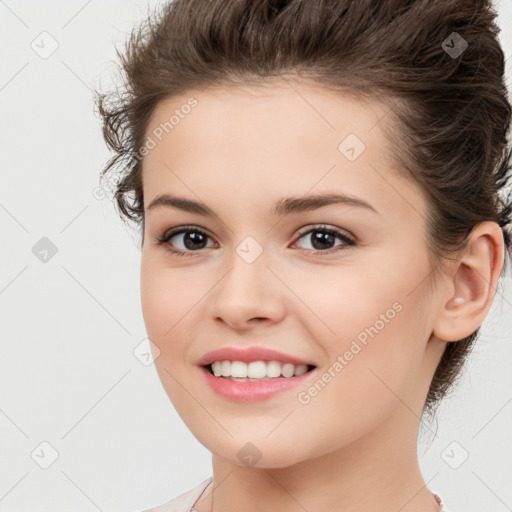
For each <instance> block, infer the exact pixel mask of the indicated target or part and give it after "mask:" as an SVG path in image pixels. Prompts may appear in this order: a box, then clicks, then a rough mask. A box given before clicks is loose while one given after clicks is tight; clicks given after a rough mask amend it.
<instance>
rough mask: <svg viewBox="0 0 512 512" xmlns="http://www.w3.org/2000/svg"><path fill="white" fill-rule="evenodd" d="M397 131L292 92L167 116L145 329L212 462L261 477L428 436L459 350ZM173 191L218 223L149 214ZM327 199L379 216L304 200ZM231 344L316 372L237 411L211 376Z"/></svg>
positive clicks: (152, 151)
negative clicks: (206, 360)
mask: <svg viewBox="0 0 512 512" xmlns="http://www.w3.org/2000/svg"><path fill="white" fill-rule="evenodd" d="M191 97H193V98H194V99H193V100H191V99H190V98H191ZM387 114H388V115H387ZM390 118H391V113H389V112H388V109H387V108H385V107H384V106H383V105H381V104H378V103H375V104H373V105H369V104H366V105H365V104H363V103H360V102H359V101H357V100H355V99H351V98H349V97H346V96H340V95H335V94H334V93H331V92H327V91H324V90H322V89H320V88H316V87H312V86H308V85H306V84H305V83H301V82H293V87H292V86H291V85H290V84H288V83H287V82H284V81H281V82H279V83H277V82H276V83H275V84H274V86H273V87H272V88H263V87H257V86H245V87H237V88H235V87H229V88H228V87H226V88H220V87H219V88H215V89H213V88H209V89H207V90H205V91H198V92H190V94H187V95H183V96H182V97H175V98H173V99H171V100H166V101H165V102H162V103H160V104H159V105H158V107H157V109H156V110H155V112H154V115H153V117H152V119H151V122H150V124H149V126H148V130H147V136H148V137H149V138H148V139H147V144H146V146H147V148H148V149H147V151H146V153H147V154H146V155H145V157H144V164H143V186H144V204H145V227H144V229H145V231H144V245H143V250H142V262H141V300H142V309H143V316H144V321H145V324H146V328H147V332H148V336H149V338H150V340H151V341H152V342H153V343H154V344H155V346H156V347H158V350H159V353H158V352H157V351H156V350H155V353H154V354H155V357H156V356H158V357H156V361H155V364H156V367H157V370H158V373H159V376H160V379H161V381H162V384H163V386H164V388H165V390H166V392H167V394H168V395H169V397H170V399H171V401H172V402H173V404H174V406H175V407H176V409H177V411H178V413H179V414H180V416H181V417H182V419H183V420H184V422H185V423H186V424H187V426H188V427H189V428H190V430H191V432H192V433H193V434H194V435H195V436H196V437H197V439H198V440H199V441H200V442H201V443H202V444H203V445H204V446H206V447H207V448H208V449H209V450H210V451H212V452H213V453H215V454H217V455H220V456H222V457H224V458H225V459H228V460H231V461H233V462H235V463H237V464H239V463H244V460H243V458H242V455H244V454H246V453H247V452H251V450H252V451H253V453H252V455H254V456H255V457H256V459H257V458H258V457H260V458H259V459H258V460H256V459H254V458H253V463H254V460H256V462H255V463H254V465H255V466H260V467H285V466H289V465H291V464H294V463H297V462H300V461H303V460H306V459H310V458H313V457H318V456H320V455H323V454H327V453H329V452H333V451H335V450H340V449H343V448H345V447H348V446H349V445H351V444H352V443H354V442H356V441H357V440H363V438H365V439H371V438H374V439H376V438H378V436H379V435H380V434H382V433H383V432H388V434H389V433H390V432H394V434H395V435H396V438H397V439H398V442H400V439H401V438H400V435H399V434H398V433H399V432H403V433H405V432H409V433H410V432H412V430H411V429H410V427H411V426H412V425H414V424H415V423H416V424H417V422H418V421H419V416H421V413H422V408H423V404H424V400H425V397H426V393H427V391H428V386H429V384H430V380H431V378H432V375H433V372H434V370H435V366H436V365H437V362H438V361H439V358H440V356H441V352H442V349H443V348H444V343H443V342H440V341H439V340H437V339H436V338H435V337H434V336H431V335H432V326H433V324H434V322H435V314H436V309H435V308H436V300H435V295H434V292H432V290H431V289H430V288H429V286H428V284H429V280H430V278H431V277H432V276H431V269H430V267H429V262H428V257H427V252H426V245H425V238H424V236H425V235H424V232H425V215H426V203H425V200H424V197H423V195H422V193H421V191H420V190H419V189H418V188H416V187H415V186H414V185H413V184H412V183H411V182H409V181H408V180H405V179H403V178H400V177H399V176H398V174H397V173H395V171H393V170H392V162H391V160H390V158H389V156H388V155H389V152H390V150H391V146H390V145H389V143H388V142H387V141H386V140H385V138H384V131H385V129H386V125H387V122H388V120H389V119H390ZM363 144H364V146H363ZM164 194H167V195H169V196H172V197H174V198H180V199H183V200H187V201H190V202H198V203H202V204H204V205H205V206H204V208H208V209H209V210H210V211H211V212H213V213H212V214H211V215H205V214H202V213H201V212H200V211H199V210H200V209H199V208H195V210H194V209H190V211H185V210H184V209H181V208H178V207H172V206H169V205H163V204H160V205H157V206H154V207H151V206H150V205H151V203H152V202H153V201H154V200H155V199H156V198H158V197H160V196H162V195H164ZM325 194H337V195H345V196H350V197H352V198H357V200H358V201H361V202H364V203H366V204H367V206H361V205H358V204H356V203H355V202H353V203H350V202H330V203H328V202H323V201H318V202H317V203H315V202H311V203H307V202H305V200H306V199H307V198H310V197H313V196H314V197H317V196H322V195H325ZM292 198H293V199H292ZM181 204H182V205H183V204H184V203H181ZM308 204H309V206H310V207H309V208H302V207H299V206H304V205H308ZM319 204H322V205H323V206H320V207H319ZM276 206H278V208H277V211H278V213H276V212H275V209H276ZM193 210H194V211H193ZM183 226H187V231H186V232H185V233H183V232H182V233H178V234H174V235H173V236H171V237H167V241H166V242H165V243H163V244H160V245H159V244H157V242H156V241H157V239H159V238H161V237H164V235H166V234H169V233H170V231H171V229H173V228H179V227H183ZM326 228H327V229H329V230H332V232H331V233H329V232H326V231H325V229H326ZM336 232H338V233H339V234H338V233H336ZM170 249H174V250H176V251H182V252H184V253H185V254H183V255H178V254H175V253H173V252H171V250H170ZM319 251H324V253H323V254H318V252H319ZM429 340H430V341H429ZM225 347H229V348H233V347H234V348H242V349H243V348H248V347H260V348H268V349H273V350H277V351H279V352H281V353H284V354H286V355H287V356H289V357H290V358H298V359H300V360H302V361H305V362H307V363H309V364H312V365H314V366H315V369H314V370H313V371H310V372H308V373H306V374H304V375H302V376H301V377H300V379H297V378H296V377H293V379H296V381H294V382H296V383H295V384H294V385H293V386H291V387H289V388H288V389H286V390H282V391H279V392H274V393H273V394H270V395H268V396H266V397H264V398H262V397H260V398H259V399H254V398H252V399H251V397H249V399H247V400H244V399H243V397H241V398H239V399H236V398H228V397H226V396H224V395H220V394H218V393H217V392H216V391H214V390H213V389H212V387H210V385H209V384H207V378H206V375H205V369H204V368H202V366H200V362H201V358H202V357H203V356H204V355H205V354H206V353H207V352H210V351H212V350H217V349H221V348H225ZM158 354H159V355H158ZM232 359H236V358H232ZM256 359H258V358H256ZM211 379H222V384H224V387H226V386H227V387H228V388H229V386H231V387H233V386H234V385H235V384H236V383H233V384H230V382H231V381H229V382H228V381H227V380H226V379H224V378H223V377H212V376H210V380H211ZM281 379H285V377H281ZM217 382H218V381H217ZM253 384H254V383H242V385H244V386H246V387H248V386H253V388H254V387H256V386H254V385H253ZM238 385H240V384H238ZM256 385H259V384H257V383H256ZM246 398H247V397H246ZM404 425H407V429H408V430H403V431H401V430H400V429H403V428H405V427H404ZM389 429H392V430H389ZM319 432H321V435H318V433H319ZM313 434H314V435H313ZM414 435H415V434H414ZM402 439H403V438H402ZM248 442H250V443H252V444H253V445H254V447H255V448H254V447H252V446H251V445H247V443H248ZM244 450H245V451H244ZM251 465H253V464H251Z"/></svg>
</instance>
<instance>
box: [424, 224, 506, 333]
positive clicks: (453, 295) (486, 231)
mask: <svg viewBox="0 0 512 512" xmlns="http://www.w3.org/2000/svg"><path fill="white" fill-rule="evenodd" d="M503 258H504V242H503V234H502V232H501V228H500V227H499V225H498V224H497V223H495V222H491V221H485V222H482V223H480V224H478V225H477V226H475V228H474V229H473V232H472V234H471V237H470V239H469V241H468V245H467V247H466V249H465V251H464V253H463V254H462V256H461V257H460V258H459V260H458V261H457V264H456V265H455V266H454V267H453V273H452V274H451V277H450V276H447V279H449V281H450V282H449V285H448V286H447V288H445V290H446V289H447V290H449V291H448V292H446V293H448V294H449V295H448V299H447V300H446V294H445V295H444V297H445V298H444V299H443V298H440V300H441V301H442V306H441V309H440V311H439V314H438V317H437V319H436V322H435V325H434V330H433V334H434V336H436V337H437V338H439V339H441V340H444V341H457V340H460V339H463V338H465V337H467V336H469V335H471V334H472V333H473V332H475V331H476V329H478V327H480V326H481V325H482V323H483V321H484V319H485V317H486V316H487V313H488V312H489V309H490V308H491V305H492V302H493V299H494V296H495V292H496V286H497V283H498V278H499V274H500V271H501V268H502V265H503Z"/></svg>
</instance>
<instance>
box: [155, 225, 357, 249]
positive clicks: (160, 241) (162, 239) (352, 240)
mask: <svg viewBox="0 0 512 512" xmlns="http://www.w3.org/2000/svg"><path fill="white" fill-rule="evenodd" d="M188 231H193V232H196V233H200V234H202V235H204V236H206V237H207V238H209V239H210V240H213V241H214V243H215V244H216V245H218V244H217V242H215V240H214V238H215V237H213V236H211V235H210V234H209V233H208V230H206V229H204V228H202V227H200V226H197V225H194V224H192V225H191V224H189V225H181V226H176V227H174V228H171V229H168V230H166V231H165V232H164V233H163V234H162V235H159V236H157V237H156V238H155V239H154V242H155V244H156V245H163V246H165V247H166V249H167V250H168V251H170V252H171V253H173V254H175V255H179V256H184V255H190V256H193V255H194V253H201V252H202V251H204V249H198V250H197V251H193V250H187V251H182V250H180V249H171V248H170V247H169V245H170V244H169V240H170V239H171V238H172V237H174V236H176V235H180V234H182V233H186V232H188ZM314 231H326V232H331V233H332V234H333V235H334V236H336V237H337V238H339V239H340V240H342V241H343V244H342V246H343V247H345V250H346V249H347V248H351V247H352V246H355V245H357V244H358V241H357V238H356V237H355V236H353V235H352V234H350V233H349V232H347V231H346V230H344V229H342V228H338V227H336V226H333V225H330V224H323V223H320V224H310V225H309V226H305V227H303V228H301V229H300V230H299V231H298V233H297V235H296V236H295V237H294V241H293V243H292V246H293V245H295V244H296V242H297V241H298V240H300V238H302V237H303V236H304V235H307V234H308V233H310V232H314ZM337 247H340V246H339V245H335V246H334V247H332V248H330V249H325V250H316V249H302V248H299V249H300V250H302V251H306V252H307V253H309V254H311V255H327V254H333V253H336V252H338V251H339V249H336V248H337Z"/></svg>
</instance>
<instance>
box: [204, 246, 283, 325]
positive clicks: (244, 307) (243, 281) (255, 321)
mask: <svg viewBox="0 0 512 512" xmlns="http://www.w3.org/2000/svg"><path fill="white" fill-rule="evenodd" d="M231 263H232V265H231V268H230V269H229V271H228V272H227V273H226V274H224V277H223V278H221V280H220V281H219V283H218V284H217V286H215V287H214V289H213V290H212V292H213V293H212V295H211V297H210V301H211V304H212V311H213V318H214V319H215V321H217V322H222V323H225V324H226V325H228V326H230V327H231V328H233V329H237V330H248V329H251V328H252V327H253V326H259V325H263V324H269V325H271V324H274V323H277V322H279V321H280V320H281V319H282V318H283V316H284V312H285V297H284V290H285V286H284V285H283V283H282V282H281V281H280V280H279V279H278V278H277V277H276V275H275V271H272V270H270V268H269V267H268V266H267V263H268V261H267V259H266V258H265V257H264V254H262V255H260V256H259V257H258V258H257V259H256V260H255V261H253V262H252V263H248V262H246V261H245V260H244V259H243V258H242V257H240V256H239V255H238V254H234V257H233V258H232V260H231Z"/></svg>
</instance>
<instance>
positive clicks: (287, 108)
mask: <svg viewBox="0 0 512 512" xmlns="http://www.w3.org/2000/svg"><path fill="white" fill-rule="evenodd" d="M191 99H192V100H193V101H191ZM191 105H194V106H191ZM389 110H390V109H389V107H387V106H386V105H385V104H383V103H379V102H378V101H370V100H367V101H364V102H363V101H361V100H359V99H356V98H354V97H352V96H348V95H342V94H340V93H334V92H332V91H328V90H326V89H323V88H320V87H315V86H313V85H311V84H307V83H302V82H297V81H281V82H275V83H274V84H272V85H271V86H270V85H265V86H261V85H249V84H244V85H236V86H223V87H210V88H207V89H206V90H204V91H198V90H191V91H189V92H187V93H186V94H183V95H180V96H175V97H172V98H169V99H166V100H164V101H162V102H160V103H159V104H158V105H157V107H156V108H155V110H154V112H153V115H152V117H151V119H150V122H149V123H148V127H147V130H146V137H147V138H152V139H154V147H153V148H152V149H151V150H150V151H149V153H148V154H147V155H146V156H145V157H144V161H143V169H144V170H143V180H144V195H145V203H146V204H148V203H149V201H150V200H151V198H152V197H154V196H155V195H157V194H159V193H163V192H171V191H172V192H174V191H177V189H179V191H180V192H182V194H181V195H184V194H183V193H186V194H187V195H188V196H189V197H192V196H193V194H196V195H198V196H201V195H204V194H206V195H207V194H208V193H211V192H219V193H220V192H224V194H226V193H229V192H231V193H233V194H238V196H239V197H240V199H239V201H240V204H241V205H242V204H243V202H244V197H245V199H247V197H249V195H250V194H251V193H252V196H254V195H257V196H259V198H260V200H261V199H265V198H267V197H269V199H270V196H273V198H277V197H282V196H283V195H284V193H286V194H288V195H295V196H298V195H304V194H306V193H307V192H308V191H309V190H312V189H315V190H314V191H315V192H318V191H320V189H322V191H326V190H336V189H337V190H338V191H342V192H345V193H349V194H353V195H359V196H361V195H365V196H367V197H368V196H374V197H375V198H377V197H378V196H379V195H380V196H381V197H380V199H379V200H380V202H381V203H382V202H386V201H389V202H393V201H394V202H395V203H396V199H397V196H396V191H395V192H392V191H391V190H386V189H389V187H390V182H389V180H391V179H395V180H396V179H400V180H401V181H403V179H402V178H400V177H399V175H398V173H394V167H393V161H392V153H391V149H392V147H391V146H390V144H389V140H388V138H387V137H386V136H385V130H386V128H387V127H388V126H389V119H390V118H391V116H389V115H388V114H389ZM146 140H148V139H146ZM348 146H353V148H354V149H355V153H356V155H355V156H356V158H353V156H354V152H352V156H351V154H350V153H347V152H346V150H347V148H348V149H349V150H350V147H348ZM347 156H348V157H351V158H348V157H347ZM391 173H393V174H396V176H393V177H392V176H390V174H391ZM382 175H387V176H388V181H387V182H386V181H384V180H383V178H382ZM401 186H411V184H410V183H405V184H404V183H402V185H401ZM163 188H166V190H163ZM281 192H282V193H281ZM191 193H192V194H191ZM386 193H387V194H388V195H386ZM233 200H235V199H233Z"/></svg>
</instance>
